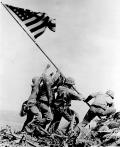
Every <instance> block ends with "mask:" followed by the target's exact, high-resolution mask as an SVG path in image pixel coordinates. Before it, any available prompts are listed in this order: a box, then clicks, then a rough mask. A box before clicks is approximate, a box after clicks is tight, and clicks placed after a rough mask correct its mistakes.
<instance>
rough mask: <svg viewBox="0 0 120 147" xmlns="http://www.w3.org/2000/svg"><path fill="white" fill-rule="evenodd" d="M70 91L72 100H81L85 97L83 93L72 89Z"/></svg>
mask: <svg viewBox="0 0 120 147" xmlns="http://www.w3.org/2000/svg"><path fill="white" fill-rule="evenodd" d="M69 92H70V94H71V95H72V100H79V101H81V100H84V99H85V98H84V96H83V95H82V94H81V93H79V94H77V93H75V92H74V91H73V90H70V91H69Z"/></svg>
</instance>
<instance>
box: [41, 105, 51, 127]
mask: <svg viewBox="0 0 120 147" xmlns="http://www.w3.org/2000/svg"><path fill="white" fill-rule="evenodd" d="M39 108H40V111H41V113H42V121H41V125H42V126H43V128H45V127H46V125H47V124H49V123H50V122H51V121H52V119H53V115H52V112H51V109H50V107H49V106H48V105H47V104H45V103H40V105H39Z"/></svg>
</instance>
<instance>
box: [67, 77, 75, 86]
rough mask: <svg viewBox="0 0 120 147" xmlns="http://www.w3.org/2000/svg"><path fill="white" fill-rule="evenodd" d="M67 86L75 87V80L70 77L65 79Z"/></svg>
mask: <svg viewBox="0 0 120 147" xmlns="http://www.w3.org/2000/svg"><path fill="white" fill-rule="evenodd" d="M65 84H69V85H75V81H74V79H73V78H71V77H68V78H66V79H65Z"/></svg>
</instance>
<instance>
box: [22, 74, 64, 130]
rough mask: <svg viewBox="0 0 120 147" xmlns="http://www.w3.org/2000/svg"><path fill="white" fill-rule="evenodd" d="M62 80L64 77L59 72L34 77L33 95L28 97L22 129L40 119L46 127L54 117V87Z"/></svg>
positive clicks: (41, 123) (40, 122)
mask: <svg viewBox="0 0 120 147" xmlns="http://www.w3.org/2000/svg"><path fill="white" fill-rule="evenodd" d="M61 82H62V77H61V75H60V73H59V72H56V74H55V75H54V76H53V77H52V76H46V74H45V73H44V74H42V76H41V77H34V78H33V79H32V83H33V84H32V90H31V95H30V96H29V98H28V101H27V106H28V111H27V118H26V121H25V123H24V125H23V128H22V131H23V130H24V129H25V126H26V125H27V124H29V123H31V122H32V121H33V118H34V121H38V122H39V124H40V125H41V126H42V127H43V128H45V127H46V125H47V124H48V123H50V122H51V120H52V119H53V115H52V112H51V108H50V106H51V105H52V103H53V99H54V92H53V91H52V88H54V87H55V86H56V84H59V83H61Z"/></svg>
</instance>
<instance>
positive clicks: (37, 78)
mask: <svg viewBox="0 0 120 147" xmlns="http://www.w3.org/2000/svg"><path fill="white" fill-rule="evenodd" d="M39 79H40V77H33V78H32V85H33V86H34V85H37V84H38V83H39Z"/></svg>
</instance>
